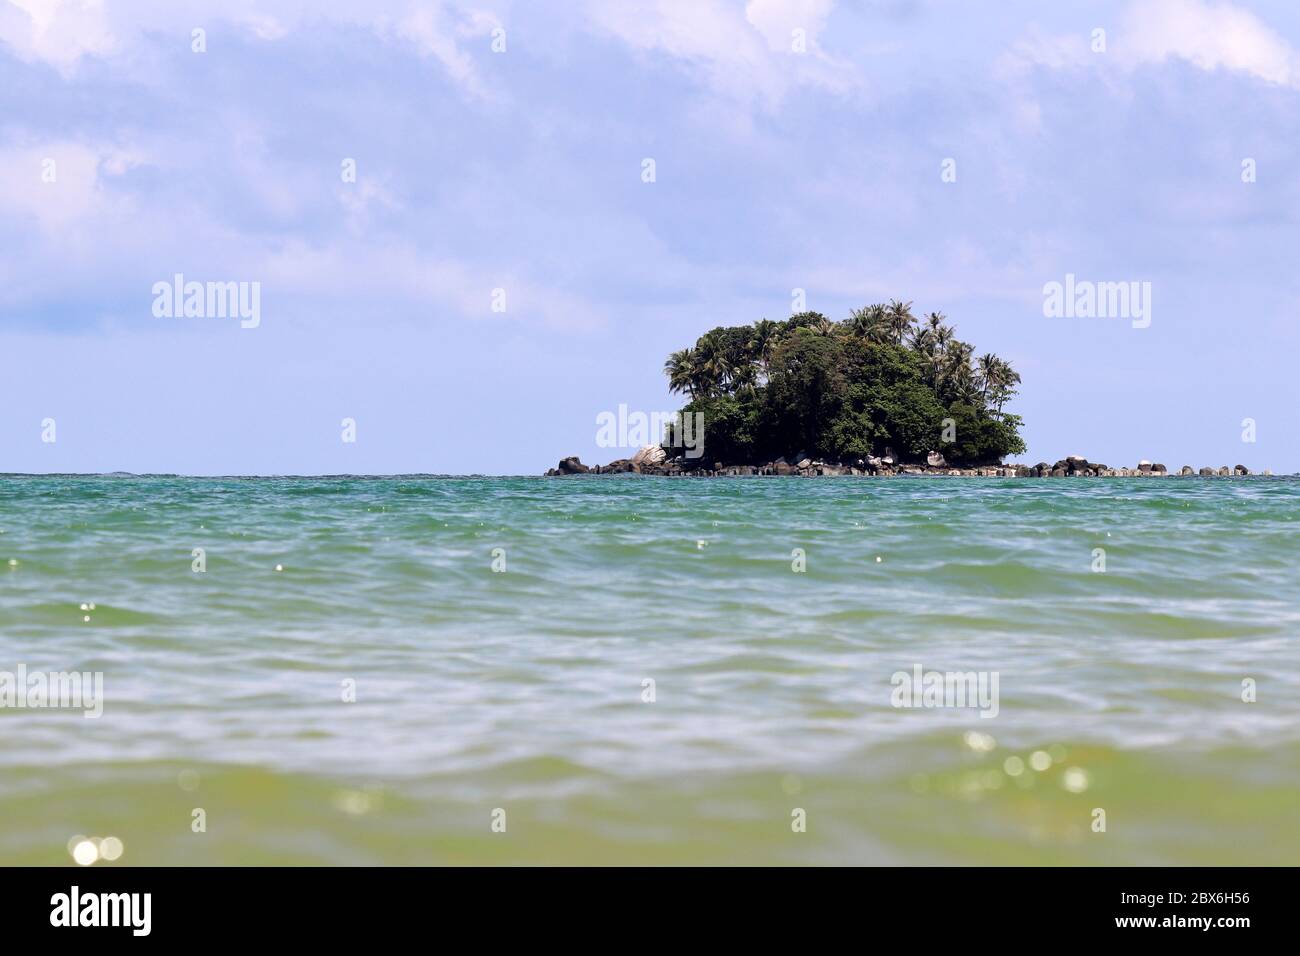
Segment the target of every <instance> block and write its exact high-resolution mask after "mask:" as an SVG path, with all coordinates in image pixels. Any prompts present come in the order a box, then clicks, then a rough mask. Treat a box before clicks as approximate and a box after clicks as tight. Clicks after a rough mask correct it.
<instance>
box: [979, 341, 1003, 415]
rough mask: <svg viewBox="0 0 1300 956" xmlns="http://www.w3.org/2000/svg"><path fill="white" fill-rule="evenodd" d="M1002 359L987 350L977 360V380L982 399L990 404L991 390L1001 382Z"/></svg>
mask: <svg viewBox="0 0 1300 956" xmlns="http://www.w3.org/2000/svg"><path fill="white" fill-rule="evenodd" d="M1001 373H1002V366H1001V359H999V358H998V357H997V356H996V355H994V354H993V353H992V352H985V353H984V354H983V355H981V356H980V357H979V358H978V359H977V360H976V362H975V382H976V384H977V385H978V387H979V393H980V399H981V400H982V401H983V402H984V403H985V404H988V397H989V392H990V390H992V389H995V388H997V387H998V386H999V385H1000V384H1001V377H1000V376H1001Z"/></svg>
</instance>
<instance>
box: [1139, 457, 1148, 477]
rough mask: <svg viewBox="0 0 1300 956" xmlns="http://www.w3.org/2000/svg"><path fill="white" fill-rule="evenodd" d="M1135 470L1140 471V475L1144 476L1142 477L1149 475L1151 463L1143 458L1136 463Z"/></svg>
mask: <svg viewBox="0 0 1300 956" xmlns="http://www.w3.org/2000/svg"><path fill="white" fill-rule="evenodd" d="M1137 470H1138V471H1140V472H1142V474H1144V475H1145V474H1149V473H1150V471H1151V462H1149V461H1147V460H1146V459H1145V458H1143V459H1142V460H1141V461H1140V462H1138V468H1137Z"/></svg>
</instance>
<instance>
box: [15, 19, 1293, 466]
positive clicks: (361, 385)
mask: <svg viewBox="0 0 1300 956" xmlns="http://www.w3.org/2000/svg"><path fill="white" fill-rule="evenodd" d="M1298 132H1300V4H1295V3H1293V2H1289V0H1288V2H1263V0H1261V2H1256V3H1245V2H1236V3H1227V2H1211V0H1204V2H1203V0H1122V2H1077V3H1074V2H1053V3H1042V2H1040V0H1032V2H1015V0H1000V2H998V3H979V4H974V3H966V2H959V0H951V2H938V0H934V2H926V0H874V2H873V0H854V2H848V0H840V2H834V0H748V2H745V0H730V2H726V0H690V2H668V0H647V2H626V3H623V2H616V0H591V2H582V0H569V2H563V3H561V2H558V0H546V2H538V0H533V2H479V0H443V2H421V3H414V2H407V0H392V2H389V0H367V2H364V3H358V2H336V0H279V2H257V3H255V2H252V0H131V2H114V0H103V2H94V0H0V394H2V395H3V400H2V401H0V472H6V471H7V472H107V471H131V472H141V473H143V472H162V473H180V474H335V473H358V474H359V473H366V474H387V473H416V472H422V473H455V474H471V473H483V474H537V473H540V472H542V471H544V470H545V469H546V468H548V467H551V466H553V465H555V463H556V462H557V461H558V459H560V458H561V457H563V456H567V455H572V454H577V455H580V456H581V457H582V459H583V461H585V462H589V463H590V462H605V461H610V460H612V459H615V458H619V457H626V455H627V454H629V453H630V452H629V451H628V450H624V449H618V448H602V447H598V446H597V431H598V428H597V419H598V417H599V416H600V415H601V413H602V412H614V413H617V410H618V409H619V407H620V406H626V407H627V409H628V410H629V411H643V412H646V413H647V414H648V413H651V412H655V411H661V410H664V411H666V410H671V409H674V408H677V407H679V406H680V404H681V401H680V399H679V398H678V397H676V396H672V395H670V394H669V392H668V390H667V383H666V380H665V378H664V376H663V372H662V366H663V361H664V359H665V357H666V356H667V354H668V353H669V352H671V351H673V350H674V349H678V348H682V347H684V346H687V345H690V344H692V343H693V342H694V341H695V339H696V338H697V337H698V336H699V335H700V334H701V333H703V332H705V331H706V330H708V329H710V328H713V327H714V326H717V325H734V324H742V323H749V322H753V321H755V320H756V319H759V318H771V319H779V318H784V317H785V316H787V315H789V314H790V312H791V310H792V307H793V306H794V303H795V299H796V297H797V296H799V295H800V294H801V295H802V297H803V298H804V300H805V301H806V306H807V308H808V309H811V310H816V311H819V312H822V313H824V314H826V315H828V316H830V317H831V318H834V319H841V318H844V317H846V316H847V315H848V313H849V311H850V310H851V309H853V308H856V307H859V306H863V305H866V304H869V303H872V302H879V301H885V300H888V299H891V298H898V299H902V300H910V301H912V302H913V303H914V306H913V308H914V310H915V311H916V312H917V313H918V314H922V313H928V312H930V311H941V312H943V313H945V314H946V315H947V316H948V318H949V320H950V321H951V322H952V323H953V324H954V325H955V326H956V328H957V332H958V334H959V335H960V336H961V337H962V338H963V339H966V340H967V341H971V342H973V343H974V344H975V346H976V349H977V352H985V351H993V352H996V353H997V354H999V355H1001V356H1003V357H1004V358H1006V359H1008V360H1010V361H1011V362H1012V363H1013V364H1014V365H1015V367H1016V369H1017V370H1018V371H1019V372H1020V374H1021V376H1022V379H1023V383H1022V386H1021V394H1020V395H1019V396H1018V397H1017V398H1016V399H1015V400H1014V401H1013V403H1012V404H1011V405H1010V406H1009V410H1010V411H1014V412H1016V413H1018V414H1020V415H1022V416H1023V418H1024V421H1025V425H1024V429H1023V434H1024V436H1025V439H1026V442H1027V444H1028V446H1029V448H1028V453H1027V454H1026V455H1024V456H1021V458H1020V460H1025V461H1029V462H1034V461H1038V460H1047V461H1049V462H1050V461H1055V460H1056V459H1058V458H1062V457H1064V456H1066V455H1070V454H1079V455H1083V456H1085V457H1087V458H1089V459H1090V460H1093V461H1102V462H1105V463H1107V464H1110V465H1112V466H1120V465H1128V466H1132V465H1135V464H1136V463H1137V462H1138V460H1139V459H1143V458H1146V459H1150V460H1153V461H1158V462H1162V463H1164V464H1166V465H1168V466H1169V467H1170V468H1177V467H1179V466H1181V465H1183V464H1191V465H1193V466H1195V467H1198V468H1199V467H1200V466H1202V465H1212V466H1214V467H1216V468H1217V467H1218V466H1220V465H1229V466H1231V465H1235V464H1238V463H1241V464H1245V465H1246V466H1248V467H1250V468H1251V469H1252V470H1259V469H1263V468H1271V469H1273V470H1274V471H1275V472H1295V471H1300V423H1298V422H1297V414H1296V413H1297V407H1298V405H1300V402H1298V401H1297V398H1298V396H1300V386H1298V385H1297V381H1298V377H1297V369H1296V366H1297V360H1298V359H1300V332H1298V331H1297V321H1296V316H1297V311H1298V309H1300V269H1298V268H1297V259H1296V256H1297V250H1300V242H1298V241H1297V240H1298V239H1300V233H1298V227H1300V221H1298V220H1300V154H1298V149H1297V147H1298V144H1300V137H1298V136H1297V133H1298ZM648 161H650V162H648ZM178 274H179V275H181V276H182V277H183V280H182V281H183V282H199V283H204V284H205V285H203V286H202V287H201V288H202V289H203V290H204V291H205V293H206V291H207V285H206V284H207V283H213V284H214V285H215V284H217V283H239V284H242V286H240V287H241V288H242V289H243V290H244V291H245V293H246V295H248V296H249V298H248V299H246V302H247V303H248V304H249V306H250V308H249V309H248V310H246V314H247V316H249V317H248V318H245V319H243V320H241V318H240V317H239V316H230V315H227V316H221V315H211V314H208V315H189V316H187V315H185V314H184V311H185V310H184V309H183V308H179V307H175V306H173V305H172V304H170V303H167V302H164V301H160V300H161V299H162V298H163V294H162V293H161V292H160V291H159V287H160V285H161V286H170V285H171V284H172V283H173V282H174V277H175V276H177V275H178ZM1067 275H1073V276H1074V277H1075V280H1076V281H1080V282H1096V283H1112V282H1126V283H1127V282H1136V283H1139V286H1138V288H1139V289H1141V288H1144V287H1145V288H1148V289H1149V290H1150V310H1149V314H1148V315H1147V316H1146V319H1143V320H1140V321H1139V320H1137V319H1130V318H1129V317H1127V316H1118V317H1104V316H1097V317H1093V316H1080V315H1071V316H1059V317H1052V316H1049V315H1046V314H1045V311H1047V310H1045V307H1044V301H1045V294H1044V287H1045V286H1046V285H1047V284H1049V283H1052V282H1060V283H1064V282H1065V281H1066V276H1067ZM1143 283H1149V286H1142V285H1141V284H1143ZM219 288H224V286H221V287H219ZM254 290H256V292H257V299H256V302H257V309H256V310H255V311H256V320H255V321H254V320H253V319H252V318H251V316H252V315H253V311H254V310H252V308H251V304H252V302H253V301H254V300H253V299H252V298H251V296H252V294H253V291H254ZM796 290H801V292H799V291H796ZM205 301H206V300H205ZM1148 319H1149V322H1148V321H1147V320H1148ZM1247 420H1249V424H1247ZM345 422H348V423H351V424H350V425H348V424H345ZM1250 438H1253V440H1246V439H1250ZM348 439H354V440H348ZM706 455H707V433H706Z"/></svg>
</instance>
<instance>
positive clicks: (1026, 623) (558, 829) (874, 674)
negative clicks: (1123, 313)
mask: <svg viewBox="0 0 1300 956" xmlns="http://www.w3.org/2000/svg"><path fill="white" fill-rule="evenodd" d="M1298 531H1300V480H1297V479H1283V478H1272V479H1269V478H1246V479H1217V480H1200V479H1187V480H1182V479H1172V478H1171V479H1132V480H1129V479H1063V480H1054V481H1051V480H1049V481H1032V480H1028V479H1018V480H1017V479H1011V480H999V479H982V480H977V479H942V478H939V479H929V478H925V479H905V478H900V479H852V478H845V479H814V480H807V479H716V480H681V479H653V478H637V477H619V478H605V477H601V478H573V479H550V480H547V479H532V478H488V479H482V478H480V479H447V478H394V479H374V480H365V479H284V480H274V479H176V478H139V479H137V478H108V477H105V478H54V477H38V478H28V477H9V478H0V670H2V671H10V672H13V671H15V669H16V668H17V666H18V665H19V664H22V665H25V666H26V667H27V668H28V670H29V671H38V670H43V671H74V670H75V671H91V672H94V671H99V672H102V673H103V675H104V678H103V680H104V698H105V702H104V712H103V716H102V717H100V718H99V719H97V720H95V719H86V718H85V717H83V715H82V713H81V712H80V711H74V710H70V709H15V708H0V862H3V863H9V864H14V863H17V864H60V863H68V864H71V862H72V860H71V857H70V855H69V850H68V841H69V839H70V838H72V837H73V836H74V835H86V836H97V837H104V836H110V835H111V836H115V837H117V838H118V839H119V840H120V841H121V842H122V844H123V846H124V852H123V853H122V855H121V857H120V859H119V860H118V861H117V865H128V864H137V865H139V864H154V863H159V864H203V863H217V864H236V863H250V864H297V863H352V864H382V863H387V864H423V863H433V864H438V863H656V864H658V863H719V864H732V863H734V864H763V863H828V864H847V863H869V864H875V863H881V864H896V863H905V864H906V863H1030V864H1039V863H1041V864H1104V863H1113V864H1140V863H1141V864H1172V863H1188V864H1201V863H1205V864H1295V863H1297V862H1300V544H1298V542H1300V536H1298V535H1297V532H1298ZM195 548H203V549H205V552H206V571H204V572H202V573H196V572H195V571H194V570H192V565H193V562H194V561H195V558H194V557H193V551H194V549H195ZM497 548H500V549H503V552H497V557H496V558H495V560H496V562H497V566H498V567H500V564H501V560H502V555H503V559H504V562H505V570H504V572H497V571H494V570H493V563H494V549H497ZM796 548H799V549H803V552H804V554H805V555H806V562H807V565H806V571H805V572H803V573H797V572H795V571H794V570H792V561H793V560H794V559H793V558H792V552H793V549H796ZM1098 548H1100V549H1104V552H1105V554H1104V559H1105V568H1106V569H1105V571H1104V572H1099V571H1094V570H1093V568H1094V566H1095V565H1096V561H1097V559H1096V558H1095V556H1094V549H1098ZM15 562H16V563H15ZM277 565H280V566H282V568H283V570H281V571H277V570H276V566H277ZM83 604H85V605H86V609H84V610H83V609H82V605H83ZM91 604H93V605H94V607H93V609H91V608H90V605H91ZM87 617H89V620H88V621H87V620H85V618H87ZM914 665H921V666H922V667H923V668H924V669H926V670H938V671H962V672H966V671H972V672H985V673H986V674H987V673H992V672H996V673H997V674H998V679H999V701H998V713H997V716H996V717H992V718H985V717H981V716H980V715H979V711H978V710H977V709H972V708H969V707H934V708H919V707H918V708H900V707H894V706H892V705H891V691H892V690H893V688H892V686H891V676H892V675H893V674H894V673H895V672H896V671H907V672H911V670H912V668H913V667H914ZM1247 678H1250V679H1253V680H1254V681H1255V682H1256V694H1257V699H1256V700H1255V701H1254V702H1244V701H1243V700H1242V682H1243V680H1244V679H1247ZM647 679H652V680H653V681H654V682H655V683H654V698H655V699H654V700H653V702H648V701H646V700H644V699H643V697H644V695H645V694H646V691H644V690H643V681H645V680H647ZM345 681H355V687H356V700H355V702H344V700H343V699H342V698H343V697H344V695H345V690H344V682H345ZM498 808H499V809H501V810H504V811H505V832H494V830H493V828H492V824H493V819H494V811H495V810H497V809H498ZM196 809H202V810H203V816H204V818H205V822H206V832H194V829H193V825H192V821H193V820H194V811H195V810H196ZM796 809H802V810H803V811H804V814H805V815H806V832H794V829H793V828H792V820H793V819H794V817H792V813H793V812H794V811H795V810H796ZM1096 809H1101V810H1104V811H1105V821H1106V830H1105V832H1094V830H1093V825H1094V823H1093V821H1094V819H1096V817H1095V814H1094V810H1096ZM497 819H498V820H499V819H500V815H498V816H497ZM96 865H103V864H102V863H100V864H96Z"/></svg>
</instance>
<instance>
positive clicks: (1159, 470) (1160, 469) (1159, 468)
mask: <svg viewBox="0 0 1300 956" xmlns="http://www.w3.org/2000/svg"><path fill="white" fill-rule="evenodd" d="M1151 471H1152V473H1154V474H1157V475H1167V474H1169V469H1168V468H1166V467H1165V466H1164V465H1162V464H1160V462H1156V463H1155V464H1154V465H1152V466H1151Z"/></svg>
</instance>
